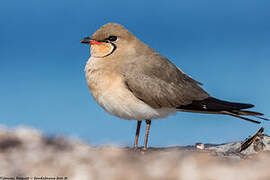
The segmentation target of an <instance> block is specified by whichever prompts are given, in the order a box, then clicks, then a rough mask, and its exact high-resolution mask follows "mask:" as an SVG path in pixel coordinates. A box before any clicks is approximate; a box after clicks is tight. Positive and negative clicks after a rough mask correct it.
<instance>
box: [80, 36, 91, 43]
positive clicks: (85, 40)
mask: <svg viewBox="0 0 270 180" xmlns="http://www.w3.org/2000/svg"><path fill="white" fill-rule="evenodd" d="M91 40H92V39H91V38H90V37H85V38H83V39H82V40H81V41H80V43H82V44H89V43H91Z"/></svg>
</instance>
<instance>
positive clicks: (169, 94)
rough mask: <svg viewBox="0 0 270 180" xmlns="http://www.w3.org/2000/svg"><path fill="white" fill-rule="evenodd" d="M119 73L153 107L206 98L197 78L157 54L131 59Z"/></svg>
mask: <svg viewBox="0 0 270 180" xmlns="http://www.w3.org/2000/svg"><path fill="white" fill-rule="evenodd" d="M122 72H123V75H124V81H125V84H126V86H127V88H128V89H129V90H130V91H131V92H132V93H133V94H134V95H135V96H136V97H137V98H138V99H140V100H142V101H143V102H145V103H146V104H148V105H150V106H151V107H153V108H164V107H167V108H175V107H178V106H181V105H187V104H190V103H192V101H194V100H203V99H205V98H207V97H209V95H208V94H207V93H206V92H205V91H204V90H203V89H202V88H200V87H199V85H198V84H200V83H199V82H198V81H196V80H194V79H192V78H191V77H189V76H188V75H186V74H184V73H183V72H182V71H181V70H180V69H178V68H177V67H176V66H174V65H173V64H172V63H171V62H170V61H169V60H167V59H166V58H164V57H162V56H160V55H158V54H156V55H154V56H152V57H148V58H146V59H144V58H136V59H133V61H131V62H130V61H129V62H128V63H127V64H126V65H125V68H124V70H123V71H122Z"/></svg>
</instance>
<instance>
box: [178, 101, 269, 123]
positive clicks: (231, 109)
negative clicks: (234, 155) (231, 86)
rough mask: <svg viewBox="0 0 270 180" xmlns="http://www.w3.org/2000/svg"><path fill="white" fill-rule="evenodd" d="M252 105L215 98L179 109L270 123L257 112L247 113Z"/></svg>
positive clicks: (195, 102) (179, 108) (194, 102)
mask: <svg viewBox="0 0 270 180" xmlns="http://www.w3.org/2000/svg"><path fill="white" fill-rule="evenodd" d="M252 107H254V105H252V104H244V103H234V102H228V101H222V100H219V99H216V98H213V97H209V98H207V99H204V100H201V101H193V102H192V103H191V104H188V105H182V106H179V107H177V109H178V110H179V111H184V112H195V113H207V114H225V115H230V116H234V117H237V118H240V119H243V120H246V121H250V122H253V123H257V124H259V123H261V122H260V121H257V120H254V119H250V118H247V117H245V116H253V117H255V118H258V119H262V120H266V121H269V119H267V118H264V117H261V116H263V115H264V114H263V113H259V112H255V111H246V110H243V109H248V108H252Z"/></svg>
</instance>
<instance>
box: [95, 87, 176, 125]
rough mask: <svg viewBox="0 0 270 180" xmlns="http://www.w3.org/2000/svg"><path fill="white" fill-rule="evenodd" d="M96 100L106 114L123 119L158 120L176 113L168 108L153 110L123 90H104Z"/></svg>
mask: <svg viewBox="0 0 270 180" xmlns="http://www.w3.org/2000/svg"><path fill="white" fill-rule="evenodd" d="M125 91H126V92H125ZM96 100H97V102H98V103H99V105H101V106H102V107H103V108H104V109H105V110H106V111H107V112H109V113H110V114H113V115H115V116H117V117H119V118H123V119H130V120H132V119H133V120H145V119H158V118H164V117H167V116H168V115H169V114H171V113H175V112H176V111H175V110H174V109H169V108H161V109H154V108H152V107H150V106H149V105H147V104H145V103H144V102H142V101H141V100H139V99H137V98H136V97H135V96H134V95H133V94H132V93H131V92H129V91H128V90H123V89H114V90H112V91H110V90H106V91H104V92H103V93H102V94H101V95H100V96H99V97H98V98H97V99H96Z"/></svg>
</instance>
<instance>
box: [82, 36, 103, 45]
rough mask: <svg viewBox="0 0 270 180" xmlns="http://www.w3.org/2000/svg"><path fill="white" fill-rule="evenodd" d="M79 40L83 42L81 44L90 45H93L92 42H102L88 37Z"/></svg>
mask: <svg viewBox="0 0 270 180" xmlns="http://www.w3.org/2000/svg"><path fill="white" fill-rule="evenodd" d="M80 42H81V43H83V44H90V45H93V44H102V43H101V42H99V41H95V40H93V39H91V38H90V37H85V38H83V39H82V40H81V41H80Z"/></svg>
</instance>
